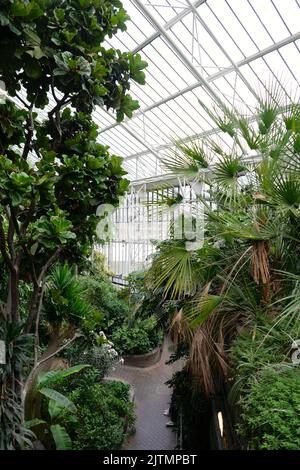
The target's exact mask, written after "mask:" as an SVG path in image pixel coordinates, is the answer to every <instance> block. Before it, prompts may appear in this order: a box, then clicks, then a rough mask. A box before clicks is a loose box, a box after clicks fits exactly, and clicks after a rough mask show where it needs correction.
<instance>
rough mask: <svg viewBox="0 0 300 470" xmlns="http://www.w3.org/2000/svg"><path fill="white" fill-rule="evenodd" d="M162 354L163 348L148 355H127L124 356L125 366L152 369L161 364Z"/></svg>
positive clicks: (158, 348)
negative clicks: (158, 363) (151, 367)
mask: <svg viewBox="0 0 300 470" xmlns="http://www.w3.org/2000/svg"><path fill="white" fill-rule="evenodd" d="M161 353H162V346H158V347H157V348H155V349H153V350H152V351H150V352H148V353H146V354H126V355H124V356H122V358H123V359H124V365H125V366H131V367H143V368H144V367H150V366H153V365H154V364H156V363H157V362H159V360H160V358H161Z"/></svg>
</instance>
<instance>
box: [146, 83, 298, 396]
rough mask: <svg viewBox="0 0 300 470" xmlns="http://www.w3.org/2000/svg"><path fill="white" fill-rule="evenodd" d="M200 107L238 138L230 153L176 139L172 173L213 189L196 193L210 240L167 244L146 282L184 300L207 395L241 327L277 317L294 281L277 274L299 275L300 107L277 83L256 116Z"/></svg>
mask: <svg viewBox="0 0 300 470" xmlns="http://www.w3.org/2000/svg"><path fill="white" fill-rule="evenodd" d="M200 105H201V106H202V107H204V108H205V109H206V111H207V112H208V113H209V115H210V117H211V118H212V119H213V120H214V121H215V123H216V124H217V125H218V126H219V128H220V131H222V132H224V133H226V134H227V137H228V138H230V139H231V140H232V151H231V152H230V153H228V154H226V152H225V151H224V150H223V149H222V148H220V147H219V146H218V145H216V144H210V143H209V142H205V147H203V146H202V144H191V145H189V144H186V143H185V144H184V145H183V144H181V143H180V142H179V143H178V144H177V146H176V151H175V152H174V154H173V155H168V156H166V158H165V161H164V163H165V165H166V166H167V168H169V169H170V171H172V172H174V171H176V173H177V174H178V175H180V174H182V175H183V176H185V177H187V172H188V173H189V178H190V179H192V181H198V182H200V183H201V184H202V185H204V186H205V187H206V188H207V191H206V194H207V195H209V196H208V197H209V199H204V197H202V196H201V195H200V194H198V199H199V203H202V204H203V207H204V212H205V216H204V217H205V222H206V224H205V237H204V244H203V246H202V248H200V249H198V248H197V249H196V250H191V249H190V247H188V246H187V244H186V241H187V240H185V239H183V240H177V241H176V240H174V241H173V243H172V244H169V246H168V247H167V249H166V248H165V246H164V245H162V246H161V248H160V249H159V250H158V252H157V254H156V256H155V258H154V262H153V266H152V267H151V269H150V271H149V274H148V276H147V283H148V285H150V286H152V289H154V291H156V292H159V290H160V289H162V291H163V293H162V295H163V297H164V298H165V299H181V309H178V311H177V314H176V317H175V318H174V322H173V324H172V330H173V335H174V334H175V335H176V331H175V330H176V329H177V332H179V333H180V334H183V336H184V339H185V340H186V341H188V343H189V345H190V354H189V367H190V370H191V371H192V372H193V373H195V374H196V375H198V377H199V378H200V380H201V382H202V385H203V387H204V389H205V390H206V393H207V394H209V393H212V392H214V391H216V386H217V383H218V382H219V377H220V376H221V377H223V378H224V377H226V376H227V374H228V371H229V368H228V356H227V354H226V351H227V350H228V346H229V344H231V342H232V340H233V339H234V338H235V336H236V335H237V334H238V332H239V330H240V329H241V328H242V327H243V326H245V327H246V326H247V325H248V324H249V322H250V323H251V320H253V319H255V318H256V316H257V315H260V314H262V315H265V316H266V317H270V318H271V317H273V316H274V317H275V316H276V315H278V314H279V310H280V308H284V302H286V303H287V302H288V299H286V300H283V303H282V304H281V305H280V306H279V305H278V304H277V303H276V302H277V301H278V300H279V299H280V298H282V299H284V298H285V297H287V294H286V292H288V289H289V287H290V286H291V285H292V284H293V281H291V280H290V281H289V283H288V282H286V281H285V279H284V275H283V274H282V273H280V272H279V271H289V272H292V273H294V274H296V275H298V273H299V254H300V251H299V249H300V244H299V241H300V240H299V236H298V233H299V223H300V218H299V214H300V213H299V202H300V184H299V182H300V179H299V175H300V172H299V170H300V158H299V155H300V154H299V152H300V148H299V145H298V141H299V139H300V125H299V122H300V121H299V119H300V118H299V116H300V105H299V104H298V103H295V104H291V103H289V104H288V105H286V103H285V102H284V93H283V90H282V89H281V88H280V87H279V85H276V84H272V85H271V86H269V89H268V90H267V92H266V97H261V98H260V99H259V102H258V104H257V110H256V114H255V116H251V118H250V119H249V118H248V117H245V116H243V115H242V114H241V113H238V112H237V111H236V110H233V111H231V110H229V109H227V108H224V109H221V110H215V111H212V110H210V109H208V108H207V107H206V106H205V105H204V104H203V103H200ZM203 148H206V149H208V150H207V152H206V154H205V152H204V151H203V150H202V149H203ZM200 150H201V151H200ZM251 152H252V155H253V154H254V153H255V155H254V156H253V157H249V154H251ZM207 154H209V156H210V157H211V156H213V159H212V161H210V162H209V160H210V158H208V157H206V156H205V155H207ZM200 157H201V158H200ZM193 162H194V165H193ZM191 170H193V171H191ZM295 283H296V281H295V280H294V285H295ZM249 326H250V325H249ZM250 327H251V326H250Z"/></svg>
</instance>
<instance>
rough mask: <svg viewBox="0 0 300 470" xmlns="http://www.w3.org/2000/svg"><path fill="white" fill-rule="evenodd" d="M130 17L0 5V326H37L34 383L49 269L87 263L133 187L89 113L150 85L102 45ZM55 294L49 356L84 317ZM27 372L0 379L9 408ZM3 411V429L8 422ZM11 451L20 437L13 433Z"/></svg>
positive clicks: (59, 5) (133, 59) (103, 7)
mask: <svg viewBox="0 0 300 470" xmlns="http://www.w3.org/2000/svg"><path fill="white" fill-rule="evenodd" d="M127 19H128V15H127V14H126V12H125V10H124V8H123V6H122V4H121V2H120V1H119V0H113V1H108V0H71V1H69V0H28V1H26V2H25V1H20V0H3V1H2V2H1V12H0V50H1V57H0V86H1V88H2V89H6V91H7V99H5V100H4V101H3V100H2V102H1V104H0V254H1V259H0V270H1V273H2V272H3V274H4V275H3V277H2V278H1V288H0V293H1V298H0V306H1V311H0V326H1V328H3V330H5V331H9V330H10V329H11V328H12V329H15V331H19V335H20V336H21V335H22V334H23V333H31V332H32V333H33V335H34V351H33V349H32V350H31V355H32V356H34V363H35V364H34V367H35V369H36V370H35V374H33V375H32V374H31V375H30V376H29V378H30V381H29V382H30V383H32V382H34V380H35V379H36V376H37V374H38V372H39V371H38V368H39V360H40V358H39V352H40V351H39V346H40V344H39V343H40V341H39V336H40V318H41V316H42V307H43V296H44V292H45V290H47V287H46V277H47V274H48V272H49V270H50V268H51V267H52V265H53V264H54V263H55V262H57V261H58V259H60V261H62V260H65V259H67V260H68V262H69V264H70V265H71V266H72V265H73V264H74V263H76V264H78V265H79V267H80V266H82V265H84V264H86V263H85V259H86V258H87V257H88V255H89V254H90V253H91V249H92V245H93V242H94V240H95V234H96V226H97V223H98V217H97V215H96V211H97V207H98V206H99V205H101V204H103V203H109V204H113V205H117V204H118V202H119V196H121V195H122V194H124V191H125V190H126V188H127V186H128V181H127V180H126V179H124V175H125V171H124V170H123V168H122V161H121V159H120V158H119V157H118V156H116V155H111V154H110V153H109V149H108V147H106V146H103V145H101V143H99V141H98V129H97V125H96V124H95V123H94V121H93V119H92V112H93V111H94V109H95V106H96V105H100V106H102V107H103V108H106V110H108V109H112V110H114V111H115V112H116V118H117V120H118V121H122V120H123V119H124V117H125V115H126V116H127V117H131V115H132V113H133V111H134V110H136V109H137V108H138V103H137V101H135V100H133V99H132V98H131V96H130V94H129V90H130V84H131V82H132V81H135V82H137V83H139V84H143V83H144V82H145V75H144V72H143V70H144V69H145V67H146V65H147V64H146V62H144V61H142V60H141V57H140V56H139V55H138V54H136V55H133V54H131V53H130V52H124V53H122V52H121V51H119V50H113V49H110V48H107V47H105V41H106V39H107V38H109V37H110V38H111V37H112V36H113V35H114V34H115V33H116V32H117V31H119V30H121V31H124V30H125V29H126V25H125V23H126V20H127ZM24 283H25V284H24ZM24 285H27V286H28V289H27V293H26V295H25V296H23V294H22V293H23V290H24V289H23V287H24ZM73 288H74V286H73ZM27 294H28V298H26V296H27ZM53 294H54V292H52V300H54V302H52V306H51V312H50V310H49V309H48V312H47V314H48V315H50V316H51V321H54V323H56V325H57V324H58V323H59V332H58V333H59V334H56V335H55V336H56V338H55V340H56V341H55V342H52V345H51V348H52V349H51V348H50V345H49V346H48V348H46V352H43V356H42V357H43V360H44V359H45V354H46V355H47V349H48V353H49V354H50V351H51V353H52V354H53V353H55V350H58V349H59V348H60V347H61V346H62V345H64V344H65V341H66V340H67V339H71V338H73V339H75V338H76V336H75V335H76V334H77V331H76V330H77V327H78V326H79V323H80V321H79V318H78V317H76V316H75V315H73V317H72V322H71V325H70V328H68V327H67V325H66V321H65V317H66V313H67V316H68V317H69V319H70V318H71V316H70V305H71V304H69V306H67V305H64V300H63V299H64V298H66V297H65V296H64V295H62V297H61V298H59V297H56V298H54V297H55V295H53ZM26 300H27V301H28V302H27V303H26V305H24V302H25V301H26ZM80 302H81V307H82V308H83V303H84V302H83V300H82V299H79V298H78V299H76V297H74V299H73V300H72V306H73V307H74V308H75V307H76V305H75V304H77V307H76V308H78V306H79V303H80ZM50 304H51V302H50V303H49V302H48V307H49V306H50ZM56 307H57V308H58V310H57V311H55V309H56ZM66 310H69V312H66ZM77 311H78V310H77ZM82 313H83V312H81V314H80V315H79V316H81V317H82V316H83V314H82ZM61 320H63V321H61ZM77 320H78V321H77ZM49 323H50V321H49ZM55 328H56V327H55ZM74 333H75V335H74ZM16 339H17V338H16ZM55 348H56V349H55ZM9 364H11V363H10V362H9ZM46 365H47V363H45V362H43V367H46ZM25 372H26V374H27V371H25V370H24V368H22V367H18V368H17V369H15V368H14V366H13V367H12V368H11V369H10V372H9V373H8V374H6V375H5V377H4V376H2V379H3V377H4V379H5V383H4V382H2V379H1V387H2V393H1V396H4V397H5V400H6V399H7V401H4V406H5V402H6V403H7V406H8V408H7V409H9V406H10V405H9V399H10V398H11V397H12V394H11V392H10V390H12V391H13V392H14V397H15V399H16V400H18V401H19V402H21V396H22V387H23V383H24V377H23V375H26V374H25ZM29 382H28V380H27V385H28V383H29ZM25 402H26V400H25ZM19 404H20V403H16V407H15V409H16V410H17V409H19ZM4 416H5V412H4V413H1V415H0V426H1V429H3V428H6V427H7V426H6V424H5V420H4ZM20 422H22V416H19V423H20ZM9 432H10V431H9V430H7V433H8V434H7V435H9ZM20 433H21V431H20ZM20 435H21V434H20ZM5 446H11V447H16V448H19V447H20V446H21V444H20V443H19V442H17V440H16V439H15V440H12V441H11V442H10V443H8V444H5Z"/></svg>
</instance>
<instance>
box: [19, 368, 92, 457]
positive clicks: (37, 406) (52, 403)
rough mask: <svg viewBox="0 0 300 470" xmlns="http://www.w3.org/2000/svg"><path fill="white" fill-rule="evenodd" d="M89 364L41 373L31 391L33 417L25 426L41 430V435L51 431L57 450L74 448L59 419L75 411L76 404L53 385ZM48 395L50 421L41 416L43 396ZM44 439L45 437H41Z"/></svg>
mask: <svg viewBox="0 0 300 470" xmlns="http://www.w3.org/2000/svg"><path fill="white" fill-rule="evenodd" d="M86 367H88V365H76V366H74V367H70V368H68V369H64V370H52V371H50V372H45V373H43V374H40V375H39V377H38V381H37V384H36V386H35V388H34V390H33V391H32V392H31V393H32V394H33V395H34V397H33V406H32V408H31V410H30V411H31V419H30V420H27V421H26V423H25V427H26V428H27V429H37V427H38V430H39V435H40V436H43V435H45V434H46V433H47V432H49V430H50V432H51V434H52V437H53V440H54V442H55V448H56V450H70V449H72V441H71V439H70V436H69V435H68V433H67V431H66V429H65V428H64V427H63V426H61V425H60V424H59V419H60V417H61V415H62V414H63V413H66V411H67V412H69V413H75V412H76V406H75V405H74V403H73V402H72V401H71V400H69V399H68V397H66V396H65V395H63V394H62V393H60V392H58V391H57V390H55V389H54V388H52V387H53V385H54V386H55V383H57V382H59V381H61V380H63V379H64V378H65V377H69V376H70V375H73V374H77V373H78V372H80V371H81V370H82V369H85V368H86ZM41 396H42V397H46V398H47V399H48V400H49V401H48V408H47V411H48V416H47V418H49V420H50V422H49V421H48V420H47V421H45V420H44V419H42V416H41V417H38V416H39V415H40V414H41V404H42V402H41V398H42V397H41ZM41 439H42V440H43V437H42V438H41Z"/></svg>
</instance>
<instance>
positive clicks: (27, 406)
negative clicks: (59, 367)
mask: <svg viewBox="0 0 300 470" xmlns="http://www.w3.org/2000/svg"><path fill="white" fill-rule="evenodd" d="M60 341H61V338H60V336H59V332H58V331H54V332H53V333H52V335H51V338H50V340H49V344H48V347H47V349H46V351H45V352H44V354H43V355H42V356H41V358H40V359H41V360H42V359H45V358H46V357H48V356H50V355H51V354H53V353H54V352H55V351H57V350H58V348H59V346H60ZM52 361H53V358H51V359H49V360H48V361H45V362H43V363H42V364H41V365H40V366H38V367H35V368H33V369H32V371H31V373H30V376H29V377H28V379H27V383H26V387H25V390H24V394H25V396H24V413H25V419H26V420H31V419H34V418H40V414H41V399H42V396H41V394H39V393H36V391H35V387H36V383H37V379H38V376H39V374H41V373H42V372H47V371H48V370H49V369H50V367H51V363H52Z"/></svg>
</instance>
